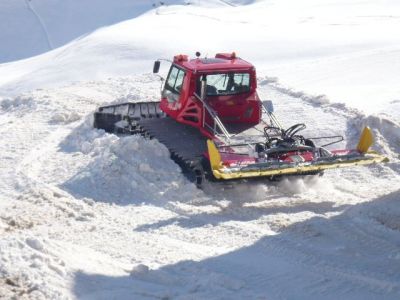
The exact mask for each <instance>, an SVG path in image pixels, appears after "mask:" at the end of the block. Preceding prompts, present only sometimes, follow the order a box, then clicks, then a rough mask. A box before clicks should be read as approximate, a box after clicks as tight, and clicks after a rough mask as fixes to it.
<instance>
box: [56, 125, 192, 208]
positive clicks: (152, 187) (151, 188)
mask: <svg viewBox="0 0 400 300" xmlns="http://www.w3.org/2000/svg"><path fill="white" fill-rule="evenodd" d="M61 147H62V148H63V149H64V150H65V151H69V152H71V151H72V152H81V153H82V154H84V155H86V156H87V159H88V161H90V162H89V163H88V165H87V166H86V167H85V168H84V169H81V170H80V171H79V173H78V174H75V175H74V176H72V178H70V179H69V180H68V181H67V182H65V183H64V184H62V187H63V188H65V189H66V190H67V191H68V192H70V193H73V194H75V195H79V196H80V197H87V198H92V199H94V200H96V201H104V202H110V201H111V202H115V203H119V204H129V203H136V204H138V203H141V202H144V201H155V202H157V201H168V200H173V199H174V193H176V192H177V191H180V193H182V194H183V195H185V193H188V197H189V198H188V199H191V197H192V196H193V194H198V193H199V192H198V191H196V188H195V186H194V185H193V184H191V183H190V182H189V181H188V180H187V179H186V178H185V177H184V176H183V175H182V174H181V171H180V168H179V167H178V165H176V164H175V163H174V162H173V161H172V160H171V159H170V154H169V151H168V149H167V148H166V147H165V146H164V145H162V144H160V143H159V142H158V141H156V140H147V139H144V138H143V137H141V136H125V137H124V136H122V137H118V136H116V135H113V134H107V133H105V132H104V131H103V130H94V129H92V128H91V127H90V121H87V122H86V123H85V124H83V125H82V126H81V127H80V128H79V129H78V130H77V131H75V132H73V133H72V134H71V135H70V136H69V137H67V139H66V140H65V141H64V142H63V143H62V144H61ZM189 195H192V196H189Z"/></svg>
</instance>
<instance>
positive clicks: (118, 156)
mask: <svg viewBox="0 0 400 300" xmlns="http://www.w3.org/2000/svg"><path fill="white" fill-rule="evenodd" d="M32 2H33V1H32ZM139 2H140V1H139ZM139 2H138V3H139ZM66 3H67V2H66ZM68 3H71V5H72V3H73V2H72V1H69V2H68ZM191 3H192V4H191V5H182V2H175V4H176V5H171V6H160V7H157V8H155V9H154V10H151V11H148V12H147V13H145V14H144V15H141V16H139V17H136V18H134V19H131V20H128V21H125V22H122V23H120V24H116V25H112V26H108V27H104V28H102V29H99V30H97V31H95V32H94V33H92V34H88V35H87V36H85V37H81V38H79V39H77V40H74V41H72V42H70V43H68V44H66V45H64V46H62V47H60V48H58V49H55V50H53V51H50V52H46V53H44V54H42V55H40V56H36V57H32V58H28V59H26V60H22V61H16V62H10V63H6V64H0V74H1V76H0V134H1V137H2V139H0V150H1V151H0V153H1V154H0V298H5V299H9V298H12V297H16V298H18V299H113V298H114V299H154V298H156V299H338V298H340V299H399V297H400V273H399V272H398V270H399V268H400V206H399V201H400V157H399V152H400V125H399V118H398V111H399V110H397V108H398V104H399V102H398V100H396V99H398V97H399V96H398V95H399V94H398V90H396V89H397V85H396V83H395V80H396V79H398V78H399V77H398V76H399V72H398V70H397V69H396V63H398V61H399V60H398V59H399V56H398V54H396V53H397V52H396V49H397V47H398V45H399V44H398V40H396V39H397V37H395V36H393V35H392V36H391V37H389V33H387V35H385V34H382V35H379V34H376V35H370V34H367V32H368V29H369V28H375V29H374V30H377V31H380V30H381V31H382V32H383V31H384V30H386V29H388V28H389V27H392V26H393V25H395V24H397V23H396V22H397V18H396V16H397V8H398V5H397V3H396V2H395V1H386V2H385V5H378V4H374V2H373V1H364V2H362V3H360V2H356V1H354V2H353V1H339V0H335V1H332V2H329V3H325V4H320V3H319V2H317V1H311V0H302V1H299V2H296V4H294V3H293V2H289V1H280V2H277V1H254V2H253V1H196V2H195V1H191ZM299 3H300V4H299ZM33 4H35V3H33ZM75 4H76V3H75ZM122 4H123V1H115V3H114V4H112V5H122ZM332 12H340V14H339V13H337V14H334V13H332ZM368 14H370V15H369V17H368ZM306 15H308V16H312V17H313V18H311V19H302V17H304V16H306ZM357 15H364V16H366V17H365V19H364V18H356V17H355V16H357ZM355 20H358V21H357V22H358V23H356V24H354V23H351V22H350V21H352V22H355ZM360 20H363V21H360ZM250 21H251V22H250ZM185 22H186V23H187V22H192V23H191V24H193V26H192V27H191V28H190V31H191V32H198V34H200V36H201V37H202V38H201V39H199V38H198V36H199V35H193V34H192V35H190V36H189V37H188V39H186V40H183V39H178V38H177V39H176V40H175V41H174V43H168V39H169V38H170V36H167V33H170V32H171V30H174V31H175V32H179V34H180V35H184V34H185V32H187V31H188V30H189V29H185V28H183V27H182V24H183V23H185ZM329 22H333V23H335V24H339V25H326V27H329V28H330V29H329V33H330V35H329V38H328V36H327V37H326V38H325V39H322V40H321V39H320V38H321V37H323V36H325V35H326V34H327V33H326V31H324V30H322V29H324V28H325V29H326V27H325V25H324V26H323V24H328V23H329ZM310 23H311V24H310ZM333 23H332V24H333ZM96 24H100V23H96ZM283 24H285V26H283ZM302 24H303V25H302ZM102 25H105V24H102ZM273 25H274V26H273ZM353 27H354V28H353ZM77 28H80V26H77ZM82 28H83V27H82ZM339 28H341V29H339ZM352 28H353V29H352ZM138 29H141V30H138ZM261 29H265V30H261ZM293 30H294V31H293ZM221 32H223V33H224V34H223V38H220V34H221ZM244 32H246V33H248V32H249V34H244ZM204 33H207V35H205V34H204ZM238 33H241V39H240V40H239V39H237V35H238ZM306 33H307V36H306V37H305V36H303V35H304V34H306ZM333 33H335V34H336V35H333ZM342 33H345V35H346V36H340V34H342ZM203 34H204V35H203ZM305 41H309V43H307V45H304V42H305ZM345 44H347V45H348V48H346V49H343V46H344V45H345ZM300 45H302V46H301V48H299V46H300ZM231 49H235V50H237V51H238V53H239V55H240V56H241V57H243V58H244V59H248V60H249V61H251V62H254V64H255V65H256V66H257V71H258V77H259V79H258V86H259V94H260V96H261V98H263V99H272V100H273V101H274V105H275V111H276V115H277V116H278V118H279V119H280V120H281V122H282V123H283V125H284V126H286V127H287V126H290V125H292V124H294V123H298V122H304V123H306V124H307V132H308V133H309V134H310V135H311V134H312V135H314V136H316V135H325V134H341V135H343V136H344V137H345V141H344V142H343V143H342V145H340V146H342V147H347V148H351V147H355V145H356V143H357V140H358V135H359V132H360V131H361V129H362V128H363V127H364V126H365V125H368V126H370V127H371V128H372V130H373V132H374V135H375V139H376V141H375V145H374V149H375V150H377V151H379V152H381V153H383V154H385V155H386V156H387V157H388V158H389V159H390V162H389V163H387V164H384V165H376V166H370V167H358V168H352V169H340V170H332V171H329V172H326V174H325V175H324V176H323V177H306V178H288V179H284V180H282V181H280V182H257V183H247V184H238V185H235V186H229V185H228V186H222V187H221V186H217V187H209V188H207V189H206V190H205V191H200V190H198V189H196V187H195V186H194V185H193V184H192V183H191V182H189V181H188V180H187V179H186V178H185V177H184V176H183V175H182V174H181V172H180V170H179V168H178V166H177V165H175V164H174V163H173V162H172V161H171V160H170V159H169V154H168V151H167V150H166V148H165V147H164V146H163V145H161V144H160V143H158V142H157V141H156V140H146V139H144V138H142V137H136V136H128V137H119V136H116V135H113V134H107V133H105V132H104V131H102V130H96V129H93V128H92V113H93V111H94V110H95V109H96V107H98V106H99V105H102V104H105V103H110V102H124V101H133V102H138V101H157V100H158V98H159V88H160V82H159V79H158V77H156V76H154V75H152V74H150V73H149V70H151V68H152V61H153V60H154V58H158V57H168V58H169V57H171V56H172V55H173V54H176V52H177V51H179V52H181V51H182V52H186V53H188V54H191V53H194V51H196V50H200V51H202V52H203V54H205V53H209V55H210V56H211V55H212V54H213V53H215V52H217V51H222V50H226V51H230V50H231ZM300 50H301V51H300ZM362 53H364V54H366V55H365V56H363V55H360V54H362ZM389 54H390V55H389ZM353 58H354V59H353ZM100 62H101V63H100ZM366 62H368V64H367V65H366ZM166 67H167V66H166V64H164V65H163V68H164V69H163V70H162V71H163V72H166ZM386 67H387V68H386ZM366 69H369V70H370V71H371V72H366ZM344 70H346V72H343V71H344ZM340 74H341V75H340ZM296 75H297V76H296ZM338 75H340V77H338ZM380 76H382V77H383V78H384V79H383V80H382V79H379V77H380ZM388 78H390V79H388ZM348 83H352V84H353V85H352V86H348ZM373 83H375V84H373ZM322 94H326V95H322ZM340 95H344V96H346V98H347V97H348V99H346V101H344V102H345V103H346V104H343V103H341V100H343V98H341V96H340ZM375 97H378V98H379V99H380V100H379V101H374V99H375ZM359 99H366V100H365V102H362V103H361V104H360V103H359V102H358V100H359ZM375 102H378V103H375ZM368 112H372V113H368Z"/></svg>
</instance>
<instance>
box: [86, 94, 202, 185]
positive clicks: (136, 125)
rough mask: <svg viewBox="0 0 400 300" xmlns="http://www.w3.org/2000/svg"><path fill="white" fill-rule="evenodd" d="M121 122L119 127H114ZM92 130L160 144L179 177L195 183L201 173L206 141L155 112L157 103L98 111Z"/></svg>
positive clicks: (194, 132)
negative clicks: (136, 137) (138, 136)
mask: <svg viewBox="0 0 400 300" xmlns="http://www.w3.org/2000/svg"><path fill="white" fill-rule="evenodd" d="M121 120H125V121H127V122H126V123H125V124H124V125H125V126H123V127H119V126H116V123H118V122H119V121H121ZM94 127H95V128H99V129H104V130H105V131H107V132H111V133H116V134H140V135H142V136H144V137H147V138H152V139H153V138H154V139H157V140H158V141H159V142H160V143H162V144H164V145H165V146H166V147H167V149H168V150H169V152H170V154H171V159H172V160H174V161H175V163H177V164H178V165H179V166H180V167H181V169H182V171H183V173H184V174H185V175H186V176H187V177H188V178H189V179H190V180H192V181H195V180H196V178H195V177H196V175H195V170H201V168H202V161H203V153H204V152H206V151H207V143H206V138H205V137H204V136H202V135H201V134H200V132H199V131H198V130H197V129H196V128H194V127H191V126H189V125H185V124H181V123H178V122H176V121H175V120H173V119H171V118H170V117H168V116H167V115H166V114H164V113H163V112H162V111H161V110H160V109H159V102H141V103H122V104H116V105H109V106H103V107H100V108H99V109H98V110H97V111H96V112H95V114H94Z"/></svg>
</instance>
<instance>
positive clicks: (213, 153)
mask: <svg viewBox="0 0 400 300" xmlns="http://www.w3.org/2000/svg"><path fill="white" fill-rule="evenodd" d="M207 148H208V155H209V157H210V165H211V170H212V171H213V173H214V176H215V177H216V178H218V179H219V178H221V177H220V176H218V172H216V173H215V172H214V170H218V169H219V168H220V167H221V155H220V154H219V152H218V149H217V147H216V146H215V144H214V142H213V141H212V140H207Z"/></svg>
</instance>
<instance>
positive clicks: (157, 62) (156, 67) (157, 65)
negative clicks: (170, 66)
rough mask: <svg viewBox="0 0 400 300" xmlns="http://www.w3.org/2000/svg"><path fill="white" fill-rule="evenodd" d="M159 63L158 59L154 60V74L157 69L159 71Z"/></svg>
mask: <svg viewBox="0 0 400 300" xmlns="http://www.w3.org/2000/svg"><path fill="white" fill-rule="evenodd" d="M160 64H161V62H160V61H159V60H156V61H155V62H154V66H153V73H154V74H156V73H158V71H160Z"/></svg>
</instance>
